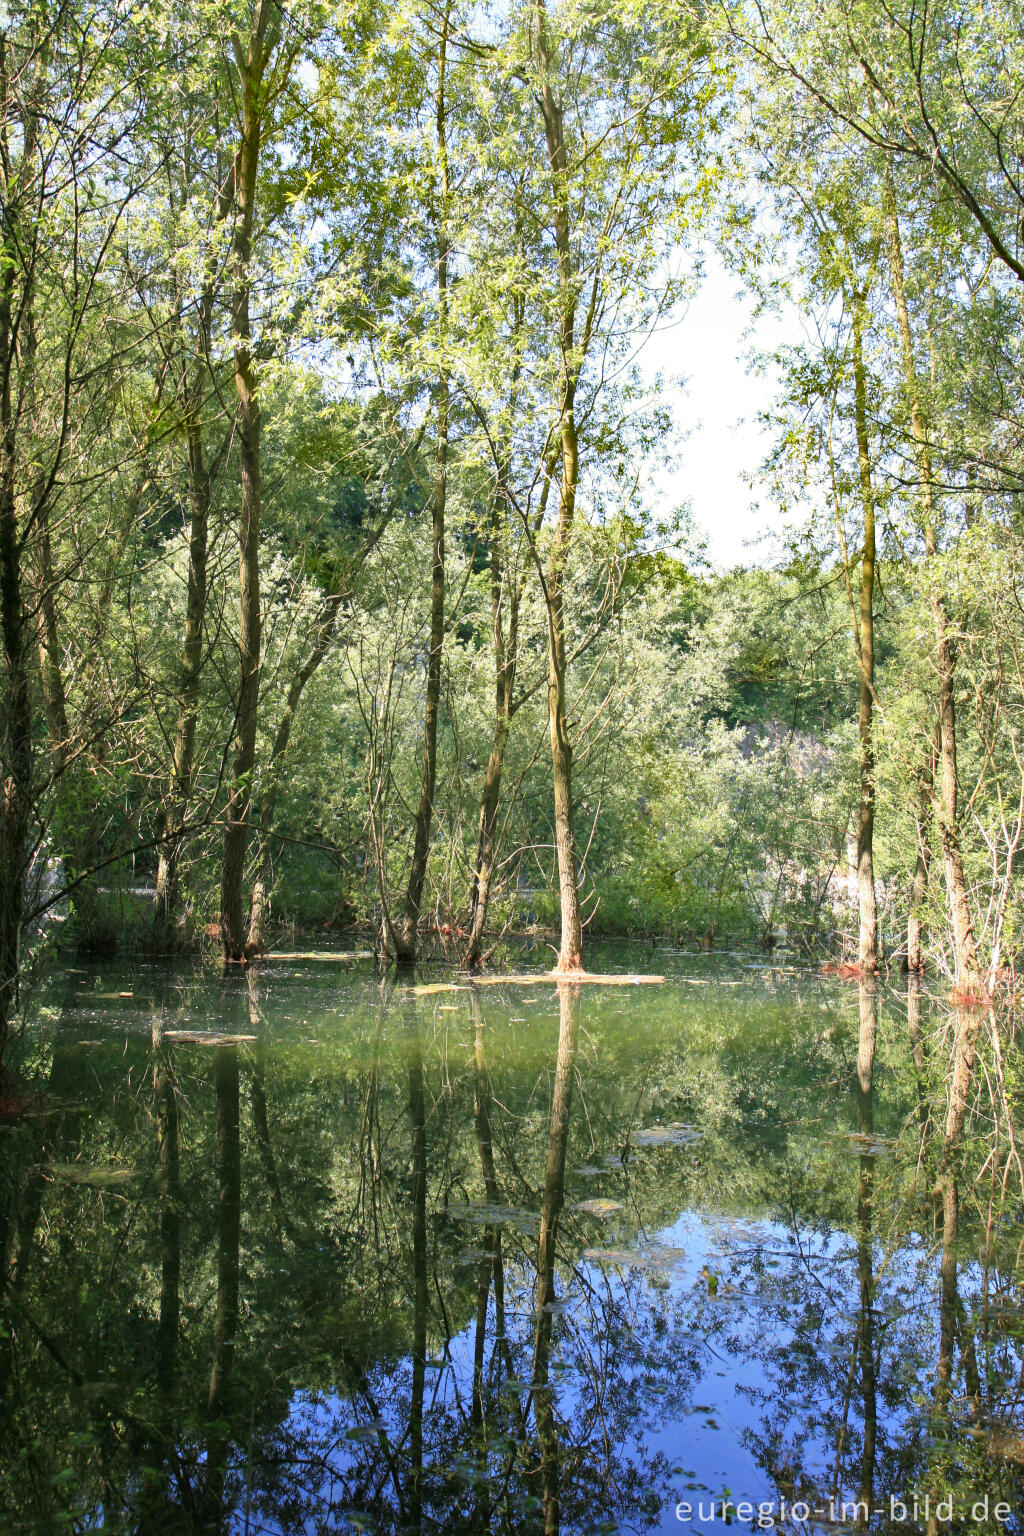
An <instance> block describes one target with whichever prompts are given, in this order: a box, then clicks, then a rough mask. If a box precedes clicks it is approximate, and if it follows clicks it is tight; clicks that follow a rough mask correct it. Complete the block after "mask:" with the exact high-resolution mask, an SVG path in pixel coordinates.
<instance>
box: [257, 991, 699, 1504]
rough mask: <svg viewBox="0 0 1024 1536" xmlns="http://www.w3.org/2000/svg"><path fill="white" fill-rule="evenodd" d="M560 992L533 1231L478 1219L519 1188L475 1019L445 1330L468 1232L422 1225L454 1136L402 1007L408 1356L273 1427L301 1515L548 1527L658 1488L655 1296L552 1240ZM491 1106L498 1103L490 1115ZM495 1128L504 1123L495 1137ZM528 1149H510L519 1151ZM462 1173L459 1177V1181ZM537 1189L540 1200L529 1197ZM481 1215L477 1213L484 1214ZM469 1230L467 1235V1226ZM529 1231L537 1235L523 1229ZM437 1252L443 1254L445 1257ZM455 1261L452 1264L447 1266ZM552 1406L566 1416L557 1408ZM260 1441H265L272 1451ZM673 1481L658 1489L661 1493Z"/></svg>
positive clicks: (561, 1167) (562, 1070) (570, 1062)
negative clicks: (471, 1145)
mask: <svg viewBox="0 0 1024 1536" xmlns="http://www.w3.org/2000/svg"><path fill="white" fill-rule="evenodd" d="M559 991H560V1027H559V1034H558V1044H557V1052H556V1058H555V1062H554V1077H553V1082H552V1089H551V1100H550V1111H549V1115H548V1117H547V1121H546V1125H545V1132H546V1134H545V1137H544V1148H543V1150H544V1166H543V1183H542V1185H541V1187H540V1189H539V1190H536V1189H532V1188H531V1190H530V1191H529V1192H530V1193H531V1194H532V1196H533V1198H532V1201H531V1209H532V1210H534V1211H535V1212H536V1213H537V1214H536V1216H535V1217H534V1221H533V1222H532V1223H531V1222H529V1221H524V1222H523V1224H522V1225H523V1228H525V1230H520V1229H519V1228H517V1227H516V1226H515V1224H513V1223H507V1222H505V1221H498V1220H487V1219H486V1218H487V1217H488V1216H489V1215H492V1214H493V1215H495V1216H497V1215H498V1214H499V1213H500V1212H501V1211H502V1210H504V1209H507V1208H508V1207H507V1206H506V1203H505V1202H506V1201H507V1199H508V1198H509V1196H508V1190H509V1188H510V1187H511V1188H513V1189H514V1190H515V1193H516V1198H517V1199H518V1198H520V1197H521V1196H522V1195H523V1192H524V1181H525V1175H524V1172H523V1167H522V1162H521V1161H519V1160H518V1159H516V1160H515V1161H516V1163H517V1171H516V1172H515V1173H514V1174H510V1175H509V1177H508V1178H507V1180H503V1179H502V1177H501V1175H500V1172H499V1158H497V1157H496V1155H495V1143H494V1130H493V1117H494V1114H495V1110H496V1106H495V1102H494V1097H493V1093H492V1085H491V1079H490V1073H489V1070H488V1064H487V1050H486V1038H487V1032H486V1025H485V1022H484V1019H483V1017H482V1014H481V1010H480V1008H479V1005H478V1004H477V1005H475V1006H474V1009H473V1025H474V1030H473V1034H474V1039H473V1063H472V1085H473V1103H472V1119H473V1126H474V1131H475V1140H476V1147H477V1153H478V1159H479V1173H480V1180H481V1183H482V1187H483V1192H484V1194H485V1196H486V1205H485V1206H484V1207H483V1208H482V1210H481V1218H482V1219H481V1222H480V1224H479V1226H478V1227H477V1228H476V1230H478V1231H480V1232H481V1234H482V1244H481V1248H480V1250H479V1253H478V1254H476V1253H473V1252H472V1250H471V1251H470V1254H469V1257H470V1259H471V1262H470V1263H468V1264H466V1265H457V1266H456V1268H455V1271H454V1273H455V1275H456V1276H457V1275H458V1274H459V1273H460V1272H461V1273H465V1274H467V1275H469V1276H473V1275H474V1274H475V1277H476V1282H475V1288H474V1290H473V1291H471V1293H470V1294H471V1297H472V1311H471V1314H470V1318H469V1320H468V1321H467V1322H466V1324H465V1326H464V1327H463V1329H462V1330H461V1331H460V1332H458V1333H456V1331H455V1330H454V1325H453V1319H452V1309H453V1307H454V1306H457V1305H458V1298H457V1297H453V1296H452V1295H450V1294H449V1295H447V1296H446V1294H445V1293H446V1289H448V1287H450V1285H451V1278H452V1271H451V1268H450V1266H451V1254H450V1250H451V1247H452V1246H453V1242H462V1241H464V1240H465V1236H466V1228H465V1226H457V1225H456V1224H455V1223H454V1222H452V1221H451V1220H450V1219H447V1218H446V1216H445V1213H444V1209H443V1206H442V1208H441V1209H440V1210H436V1204H437V1202H436V1199H435V1201H434V1204H435V1215H434V1217H433V1219H432V1220H428V1212H427V1207H428V1203H429V1198H428V1197H429V1196H430V1195H431V1194H436V1190H435V1191H431V1190H430V1189H429V1184H430V1171H431V1169H432V1166H433V1168H434V1179H435V1181H436V1182H437V1183H439V1184H440V1186H441V1187H442V1189H446V1188H447V1186H448V1183H449V1181H451V1180H452V1177H453V1170H452V1169H451V1167H450V1166H449V1165H448V1163H447V1161H446V1160H445V1158H444V1157H443V1156H442V1157H441V1158H440V1159H439V1161H438V1162H437V1163H436V1164H435V1165H432V1163H431V1154H432V1152H433V1151H435V1150H436V1149H434V1148H432V1147H430V1145H429V1143H428V1128H429V1127H430V1126H435V1127H436V1128H437V1131H438V1134H439V1137H440V1138H441V1139H442V1140H443V1139H444V1137H445V1136H446V1135H447V1134H448V1128H447V1127H446V1126H445V1125H444V1124H443V1122H442V1121H441V1120H440V1118H439V1116H437V1115H436V1113H433V1112H432V1109H433V1110H436V1107H437V1106H436V1104H435V1105H434V1106H431V1105H430V1104H429V1103H428V1094H427V1088H426V1076H425V1070H424V1041H423V1039H422V1033H421V1025H420V1023H419V1021H418V1019H417V1018H416V1014H415V1011H414V1010H410V1014H409V1020H408V1031H407V1035H406V1040H405V1050H406V1055H407V1063H408V1074H409V1098H408V1116H409V1130H410V1148H411V1156H410V1161H409V1175H410V1177H409V1179H408V1180H407V1181H406V1182H407V1188H408V1190H409V1196H410V1199H411V1205H412V1212H411V1216H412V1239H413V1240H412V1252H411V1276H410V1290H411V1314H412V1329H411V1335H412V1347H411V1350H410V1352H409V1355H408V1357H407V1358H406V1359H405V1360H403V1361H388V1362H387V1363H386V1366H385V1367H379V1368H377V1369H371V1370H369V1371H368V1372H367V1375H366V1377H365V1378H364V1379H363V1380H362V1381H361V1382H359V1383H352V1382H350V1383H348V1395H347V1396H345V1397H337V1396H332V1395H329V1394H325V1395H323V1396H321V1397H320V1398H318V1399H317V1401H316V1403H315V1404H313V1403H311V1404H309V1405H308V1408H307V1411H306V1412H305V1413H303V1414H302V1415H300V1416H299V1417H297V1418H295V1417H293V1419H292V1420H291V1421H290V1422H289V1424H288V1425H287V1426H286V1427H284V1426H283V1427H282V1428H281V1429H279V1430H277V1431H276V1432H275V1434H274V1437H273V1441H272V1442H268V1443H267V1444H265V1445H264V1446H263V1447H262V1454H263V1455H264V1456H265V1457H266V1458H267V1459H268V1460H272V1461H274V1462H276V1463H277V1464H278V1465H279V1466H282V1465H287V1464H292V1463H298V1462H303V1463H304V1465H305V1468H306V1473H305V1477H304V1480H303V1481H304V1484H305V1487H306V1490H307V1495H308V1497H307V1501H306V1503H305V1504H304V1505H303V1508H304V1510H305V1514H306V1516H307V1517H310V1516H315V1515H316V1514H318V1513H319V1514H323V1512H324V1511H325V1510H326V1509H327V1507H328V1506H332V1507H333V1508H334V1509H336V1510H348V1511H349V1512H350V1513H351V1514H352V1516H353V1518H355V1519H356V1520H357V1521H359V1520H365V1521H367V1522H372V1523H373V1524H374V1525H375V1526H378V1527H380V1528H384V1529H392V1528H396V1527H400V1528H403V1529H434V1528H439V1529H460V1528H465V1529H472V1530H479V1531H488V1530H519V1529H522V1528H524V1526H532V1525H534V1524H536V1525H537V1526H539V1527H543V1529H545V1530H546V1531H552V1532H553V1531H557V1530H558V1529H560V1527H561V1525H562V1524H563V1521H565V1522H567V1523H568V1524H569V1525H571V1526H575V1525H578V1524H579V1523H581V1522H584V1523H586V1522H589V1521H592V1520H593V1518H594V1517H595V1511H597V1512H599V1513H600V1514H603V1515H609V1514H614V1513H620V1514H628V1515H630V1516H631V1517H633V1518H634V1519H639V1520H640V1522H641V1523H644V1516H645V1514H647V1515H651V1516H653V1515H654V1514H655V1513H656V1512H657V1510H658V1508H659V1507H660V1504H661V1497H660V1496H659V1495H658V1493H657V1492H655V1489H656V1487H657V1485H658V1484H659V1483H661V1484H665V1483H666V1478H667V1475H668V1472H669V1467H668V1463H667V1461H666V1459H665V1457H664V1456H659V1455H652V1454H649V1453H645V1452H644V1451H643V1450H642V1449H641V1444H640V1442H641V1441H642V1433H641V1432H640V1431H641V1430H642V1426H643V1423H644V1421H645V1419H646V1418H647V1417H648V1415H649V1414H650V1413H651V1410H652V1403H651V1399H650V1397H649V1396H645V1393H646V1382H647V1379H648V1378H649V1376H650V1375H651V1374H652V1373H655V1374H656V1373H657V1372H658V1370H659V1368H661V1369H667V1370H669V1371H671V1372H672V1374H673V1375H676V1374H677V1372H678V1369H679V1362H678V1361H677V1359H676V1358H675V1355H676V1352H677V1347H678V1341H676V1340H674V1339H673V1338H672V1336H671V1334H670V1331H669V1329H668V1327H667V1324H666V1321H665V1317H664V1315H663V1313H664V1310H665V1309H664V1308H663V1306H662V1297H661V1295H660V1293H658V1292H655V1293H654V1295H653V1296H650V1295H648V1294H647V1287H645V1286H644V1284H643V1283H642V1282H641V1280H640V1279H639V1277H637V1276H634V1277H632V1278H631V1279H630V1280H628V1281H627V1282H625V1283H624V1285H623V1286H621V1287H620V1286H609V1285H604V1284H602V1285H600V1286H595V1285H594V1284H593V1283H592V1281H589V1280H587V1279H586V1277H585V1276H584V1274H583V1272H582V1271H581V1270H580V1269H579V1266H578V1262H574V1255H575V1254H576V1253H578V1250H579V1246H580V1241H579V1239H580V1233H579V1232H574V1233H573V1234H572V1236H571V1238H570V1240H569V1244H568V1248H569V1251H568V1253H566V1251H565V1245H563V1244H562V1242H561V1240H560V1231H561V1227H562V1215H563V1204H564V1197H565V1176H566V1163H567V1156H568V1148H569V1144H570V1130H571V1122H572V1106H573V1087H574V1082H575V1079H576V1076H577V1032H578V1013H579V997H578V991H577V989H575V988H573V987H571V986H563V987H561V988H560V989H559ZM499 1113H500V1111H499ZM504 1130H505V1133H506V1135H509V1134H511V1135H512V1136H513V1142H514V1131H513V1130H511V1122H510V1125H506V1126H505V1127H504ZM522 1151H523V1149H522V1148H520V1149H519V1152H520V1156H521V1155H522ZM460 1177H461V1176H460ZM538 1196H539V1198H538ZM488 1208H489V1209H488ZM471 1230H473V1229H472V1228H471ZM532 1232H535V1233H536V1236H535V1237H533V1236H531V1233H532ZM442 1246H444V1247H445V1248H447V1249H448V1250H449V1252H448V1253H447V1254H445V1255H444V1256H442V1254H441V1253H440V1252H439V1250H440V1248H441V1247H442ZM456 1257H457V1256H456ZM559 1276H561V1287H562V1288H563V1289H565V1290H566V1291H579V1290H580V1289H581V1288H584V1282H585V1288H584V1295H583V1306H582V1308H580V1307H579V1304H577V1308H576V1310H574V1311H572V1312H568V1311H567V1312H563V1311H562V1306H563V1298H561V1297H560V1296H559V1284H560V1282H559ZM563 1402H564V1404H565V1406H564V1407H563V1406H562V1403H563ZM271 1444H272V1446H273V1449H272V1450H271ZM284 1492H285V1489H284V1488H283V1487H282V1488H280V1489H279V1490H278V1492H277V1496H276V1497H271V1498H270V1499H269V1500H264V1501H262V1502H260V1501H259V1500H258V1499H257V1502H258V1503H259V1507H260V1508H261V1512H262V1513H263V1515H264V1517H265V1518H270V1519H273V1520H274V1521H275V1523H279V1522H283V1521H284V1520H285V1519H286V1516H287V1513H288V1510H289V1508H290V1510H291V1516H292V1518H294V1514H295V1505H294V1503H292V1500H293V1499H294V1495H295V1489H294V1487H293V1486H288V1488H287V1498H286V1500H285V1502H281V1497H282V1494H284ZM667 1492H668V1490H667V1486H666V1487H665V1488H663V1493H664V1495H665V1496H666V1497H667Z"/></svg>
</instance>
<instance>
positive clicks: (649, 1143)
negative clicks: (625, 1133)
mask: <svg viewBox="0 0 1024 1536" xmlns="http://www.w3.org/2000/svg"><path fill="white" fill-rule="evenodd" d="M630 1141H631V1142H632V1143H633V1144H634V1146H637V1147H687V1146H691V1145H692V1144H693V1142H695V1141H700V1132H699V1131H698V1130H696V1129H695V1128H694V1127H693V1126H692V1125H681V1124H680V1123H679V1122H678V1121H677V1120H673V1121H672V1122H671V1124H669V1125H652V1126H648V1128H647V1129H646V1130H643V1131H634V1132H633V1133H632V1135H631V1136H630Z"/></svg>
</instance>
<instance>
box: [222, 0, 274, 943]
mask: <svg viewBox="0 0 1024 1536" xmlns="http://www.w3.org/2000/svg"><path fill="white" fill-rule="evenodd" d="M268 9H269V7H268V6H267V5H265V4H261V5H260V8H259V12H258V15H257V20H256V23H255V25H254V27H253V32H252V34H251V37H250V39H249V46H248V52H247V55H246V56H245V58H244V61H243V59H242V53H241V47H240V46H239V47H238V48H236V57H237V58H238V60H239V68H238V86H239V90H240V93H241V135H240V139H239V144H238V149H237V151H236V154H235V177H234V192H235V226H234V236H233V241H232V245H233V253H232V254H233V261H234V281H235V293H234V300H233V304H232V335H233V340H234V349H235V350H234V365H235V393H236V395H237V397H238V418H237V419H238V437H239V447H240V453H241V497H242V505H241V515H240V518H239V530H238V537H239V562H238V584H239V603H240V615H239V618H240V623H239V637H238V659H239V672H238V698H237V705H236V711H235V726H236V735H235V755H234V763H233V766H232V779H231V789H230V792H229V795H228V806H227V818H226V827H225V831H224V854H223V862H222V866H221V885H220V928H221V940H222V943H223V946H224V958H225V960H227V961H239V962H244V961H245V959H246V954H245V941H246V930H245V916H244V913H243V910H242V882H243V879H244V875H245V855H246V849H247V847H248V843H249V807H250V805H251V802H252V776H253V769H254V767H255V764H256V711H257V703H258V698H259V683H260V643H261V617H260V563H259V539H260V427H261V412H260V397H259V387H258V381H257V377H256V370H255V367H254V363H253V357H252V350H251V339H252V325H251V318H250V313H249V306H250V299H251V289H252V282H251V275H250V270H249V262H250V257H251V254H252V229H253V209H254V206H255V197H256V173H257V169H258V165H259V153H260V139H261V134H262V126H263V124H262V108H261V103H260V95H261V87H262V81H263V73H264V70H265V69H266V66H267V62H268V59H269V55H270V52H271V51H272V50H271V48H270V47H269V46H268V43H267V40H266V36H265V32H266V26H267V11H268Z"/></svg>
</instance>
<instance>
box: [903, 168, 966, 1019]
mask: <svg viewBox="0 0 1024 1536" xmlns="http://www.w3.org/2000/svg"><path fill="white" fill-rule="evenodd" d="M885 196H886V202H887V212H888V226H889V270H890V274H891V278H892V291H893V299H894V301H895V306H896V316H897V320H898V323H899V332H900V348H901V352H902V356H903V374H904V379H905V381H906V387H907V394H908V397H909V403H910V430H911V435H912V437H913V440H914V450H915V453H916V456H917V466H918V474H919V476H920V480H921V513H922V523H923V529H924V543H925V554H926V557H927V559H928V562H929V564H932V565H934V563H935V557H936V555H937V553H938V539H937V536H936V520H935V498H934V479H933V475H932V457H931V447H930V445H929V440H928V433H927V430H926V427H925V417H924V410H923V407H922V403H921V389H920V385H919V382H918V376H917V365H916V363H915V360H914V340H913V333H912V331H911V328H910V313H909V310H908V308H907V299H906V288H905V283H904V272H903V248H902V244H901V241H900V226H899V214H898V210H897V205H896V186H895V181H894V179H893V174H892V167H891V165H889V164H887V166H886V178H885ZM931 604H932V618H933V622H934V626H935V663H936V670H937V672H938V680H939V762H938V773H939V817H938V821H939V837H940V841H941V844H942V857H943V863H944V866H945V876H946V901H947V904H948V907H949V913H950V918H951V922H952V928H953V947H954V979H955V981H956V983H957V985H958V986H959V987H960V988H961V989H963V990H964V991H966V992H971V991H974V990H975V989H976V988H977V987H978V985H979V979H980V962H979V958H978V943H977V939H976V937H975V933H974V919H973V916H972V913H971V907H970V901H969V899H968V895H967V885H966V881H965V879H964V868H963V859H962V857H961V853H960V818H959V806H958V797H959V777H958V773H957V742H956V649H955V646H954V644H953V641H952V640H951V638H950V634H949V623H948V616H947V614H946V605H945V602H944V601H943V598H942V595H941V593H940V592H939V590H938V587H937V586H934V587H933V595H932V600H931Z"/></svg>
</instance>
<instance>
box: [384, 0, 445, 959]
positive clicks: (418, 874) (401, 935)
mask: <svg viewBox="0 0 1024 1536" xmlns="http://www.w3.org/2000/svg"><path fill="white" fill-rule="evenodd" d="M449 17H450V12H449V10H448V9H446V10H445V12H444V15H443V18H442V23H441V36H440V41H439V52H438V76H437V150H438V160H439V163H440V172H441V186H440V206H439V210H438V227H437V307H438V327H439V332H440V346H441V352H442V357H441V369H440V374H439V377H438V384H437V454H436V458H435V462H434V493H433V497H432V499H431V529H430V543H431V567H430V649H429V651H428V653H427V691H426V698H425V701H424V706H423V765H422V768H421V771H420V794H419V803H418V804H417V807H416V823H415V833H414V836H413V849H412V863H411V864H410V866H409V880H408V884H407V885H406V891H405V901H404V903H403V905H402V910H401V912H400V914H399V916H398V920H397V922H396V923H395V924H394V925H393V931H392V935H391V938H392V943H393V945H394V950H395V958H396V959H397V960H398V961H399V963H400V964H403V965H409V964H411V963H412V962H413V961H414V960H415V959H416V950H417V944H418V938H417V930H418V927H419V920H420V908H421V906H422V904H423V890H424V886H425V884H426V879H427V860H428V858H429V855H430V832H431V827H432V825H433V816H434V790H435V787H436V784H437V727H438V721H439V718H440V713H441V661H442V658H443V654H444V631H445V611H444V608H445V589H444V533H445V514H446V510H447V502H448V418H449V412H450V407H451V401H450V391H449V383H448V365H447V361H446V359H445V356H444V350H445V347H446V346H447V337H448V258H449V244H448V217H447V215H448V198H449V184H448V119H447V106H446V103H445V86H446V69H447V51H448V22H449Z"/></svg>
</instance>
